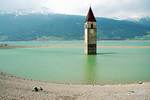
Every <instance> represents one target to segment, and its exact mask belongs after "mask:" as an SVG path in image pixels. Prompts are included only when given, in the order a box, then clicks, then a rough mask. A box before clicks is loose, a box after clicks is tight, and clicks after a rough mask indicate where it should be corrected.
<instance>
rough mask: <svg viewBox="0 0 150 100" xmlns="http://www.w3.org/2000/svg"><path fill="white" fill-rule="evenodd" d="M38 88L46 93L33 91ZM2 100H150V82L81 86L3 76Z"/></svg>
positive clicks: (0, 92) (1, 84)
mask: <svg viewBox="0 0 150 100" xmlns="http://www.w3.org/2000/svg"><path fill="white" fill-rule="evenodd" d="M34 87H37V88H40V87H41V88H42V89H43V90H39V91H37V92H36V91H33V89H34ZM0 99H2V100H12V99H14V100H20V99H22V100H48V99H50V100H66V99H67V100H68V99H69V100H99V99H104V100H108V99H109V100H135V99H136V100H149V99H150V82H144V83H142V84H137V83H136V84H115V85H80V84H60V83H51V82H44V81H36V80H32V79H26V78H21V77H16V76H13V75H11V74H7V73H3V72H0Z"/></svg>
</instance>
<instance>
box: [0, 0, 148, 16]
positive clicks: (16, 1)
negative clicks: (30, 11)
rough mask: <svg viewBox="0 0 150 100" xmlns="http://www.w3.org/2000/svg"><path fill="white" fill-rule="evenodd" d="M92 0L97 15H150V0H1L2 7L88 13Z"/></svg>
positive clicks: (0, 6)
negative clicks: (41, 8) (42, 8)
mask: <svg viewBox="0 0 150 100" xmlns="http://www.w3.org/2000/svg"><path fill="white" fill-rule="evenodd" d="M90 2H91V6H92V9H93V12H94V14H95V16H96V17H108V18H112V17H117V18H126V17H131V18H138V17H145V16H150V0H0V9H8V8H17V9H18V8H21V9H24V8H39V7H47V8H49V9H51V10H52V11H53V12H55V13H63V14H75V15H87V12H88V9H89V6H90Z"/></svg>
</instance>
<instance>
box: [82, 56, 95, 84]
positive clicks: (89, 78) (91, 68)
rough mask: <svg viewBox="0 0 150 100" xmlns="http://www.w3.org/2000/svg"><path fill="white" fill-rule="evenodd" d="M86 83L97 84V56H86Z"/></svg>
mask: <svg viewBox="0 0 150 100" xmlns="http://www.w3.org/2000/svg"><path fill="white" fill-rule="evenodd" d="M85 83H87V84H94V83H96V55H85Z"/></svg>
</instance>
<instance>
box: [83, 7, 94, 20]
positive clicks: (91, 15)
mask: <svg viewBox="0 0 150 100" xmlns="http://www.w3.org/2000/svg"><path fill="white" fill-rule="evenodd" d="M88 21H91V22H96V19H95V17H94V14H93V11H92V9H91V7H90V9H89V12H88V14H87V17H86V20H85V22H88Z"/></svg>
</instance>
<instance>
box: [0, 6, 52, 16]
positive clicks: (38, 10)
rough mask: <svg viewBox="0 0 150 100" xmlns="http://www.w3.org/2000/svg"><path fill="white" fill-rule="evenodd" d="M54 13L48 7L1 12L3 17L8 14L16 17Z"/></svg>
mask: <svg viewBox="0 0 150 100" xmlns="http://www.w3.org/2000/svg"><path fill="white" fill-rule="evenodd" d="M52 13H53V12H52V11H51V10H50V9H49V8H46V7H42V8H28V9H5V10H0V14H1V15H4V14H5V15H6V14H15V15H16V16H18V15H28V14H44V15H48V14H52Z"/></svg>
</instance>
